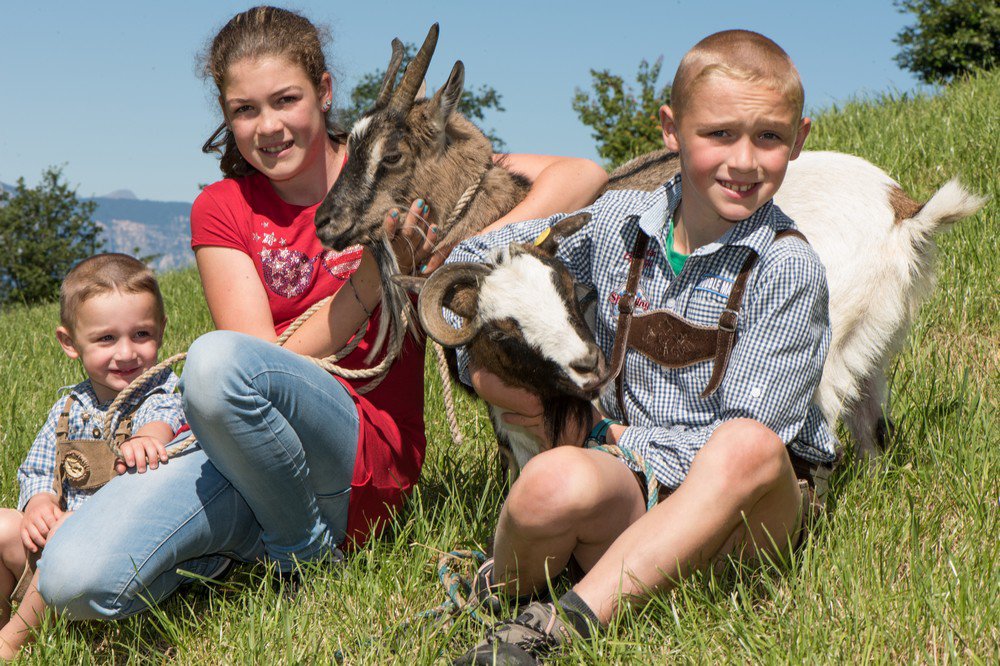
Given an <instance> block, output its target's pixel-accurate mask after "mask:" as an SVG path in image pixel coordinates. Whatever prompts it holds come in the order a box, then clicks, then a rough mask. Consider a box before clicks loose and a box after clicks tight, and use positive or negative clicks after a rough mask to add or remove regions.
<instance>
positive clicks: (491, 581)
mask: <svg viewBox="0 0 1000 666" xmlns="http://www.w3.org/2000/svg"><path fill="white" fill-rule="evenodd" d="M503 588H504V585H503V584H502V583H497V582H495V578H494V564H493V558H492V557H491V558H489V559H487V560H486V561H485V562H483V563H482V564H481V565H479V570H478V571H476V575H475V576H474V577H473V579H472V585H471V591H470V592H469V600H468V603H469V605H470V606H472V607H473V608H477V609H483V610H485V611H486V612H487V613H489V614H491V615H493V616H494V617H505V616H507V615H508V614H509V613H510V612H511V609H512V608H524V607H525V606H527V605H528V604H530V603H531V602H532V601H534V600H542V601H546V600H548V599H549V598H550V597H549V591H548V590H547V589H546V590H542V591H541V592H535V593H531V594H524V595H521V596H519V597H512V596H510V595H508V594H507V593H506V592H505V591H504V589H503Z"/></svg>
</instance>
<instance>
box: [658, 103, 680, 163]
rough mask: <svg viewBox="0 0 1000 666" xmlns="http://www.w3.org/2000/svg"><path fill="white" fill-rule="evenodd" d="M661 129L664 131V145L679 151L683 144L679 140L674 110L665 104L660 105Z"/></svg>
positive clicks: (672, 150)
mask: <svg viewBox="0 0 1000 666" xmlns="http://www.w3.org/2000/svg"><path fill="white" fill-rule="evenodd" d="M660 129H661V130H662V132H663V145H664V146H665V147H666V148H667V150H669V151H671V152H674V153H679V152H680V150H681V144H680V143H679V142H678V141H677V121H676V120H675V119H674V110H673V109H671V108H670V107H669V106H667V105H666V104H664V105H663V106H661V107H660Z"/></svg>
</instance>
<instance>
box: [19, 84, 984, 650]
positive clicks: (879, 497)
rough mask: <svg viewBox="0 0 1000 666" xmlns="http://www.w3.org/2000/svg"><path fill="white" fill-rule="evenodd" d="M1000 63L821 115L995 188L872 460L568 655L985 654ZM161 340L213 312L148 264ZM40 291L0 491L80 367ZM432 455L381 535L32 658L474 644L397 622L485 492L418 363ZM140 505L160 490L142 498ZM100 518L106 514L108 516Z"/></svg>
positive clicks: (850, 146)
mask: <svg viewBox="0 0 1000 666" xmlns="http://www.w3.org/2000/svg"><path fill="white" fill-rule="evenodd" d="M997 137H1000V73H994V74H990V75H982V76H980V77H978V78H976V79H974V80H972V81H969V82H965V83H961V84H958V85H956V86H954V87H953V88H951V89H949V90H947V91H945V92H944V93H943V94H941V95H940V96H937V97H934V98H916V99H908V98H899V97H885V98H881V99H875V100H865V101H858V102H855V103H851V104H847V105H846V106H844V107H843V108H836V109H830V110H828V111H826V112H824V113H821V114H818V117H817V118H816V119H815V129H814V132H813V134H812V136H811V137H810V139H809V147H810V148H812V149H833V150H840V151H845V152H850V153H856V154H858V155H861V156H863V157H866V158H868V159H869V160H871V161H872V162H874V163H876V164H878V165H880V166H882V167H883V168H885V169H886V170H887V171H888V172H889V173H891V174H892V175H893V176H894V177H896V178H897V179H898V180H899V181H900V182H901V183H902V185H903V186H904V187H905V188H906V189H907V190H908V191H910V192H911V193H912V194H913V195H914V196H915V197H917V198H920V199H925V198H927V197H928V196H930V195H931V194H932V193H933V191H934V190H935V189H936V188H937V187H938V186H940V185H941V184H942V183H943V182H944V181H945V180H947V179H948V178H950V177H952V176H955V175H957V176H959V177H961V178H962V180H963V182H964V183H965V184H967V185H968V186H970V187H971V188H973V189H975V190H977V191H979V192H981V193H984V194H988V195H990V196H991V198H992V201H991V202H990V203H989V204H988V205H987V207H986V208H985V209H984V210H983V211H982V212H981V213H980V214H979V215H978V216H976V217H975V218H974V219H969V220H966V221H964V222H962V223H960V224H959V225H957V227H956V228H955V229H954V230H952V231H951V232H950V233H947V234H945V235H943V236H942V237H940V239H939V246H940V250H941V252H940V262H939V275H940V281H939V285H938V288H937V290H936V291H935V293H934V295H933V296H932V298H931V299H930V301H929V302H928V303H927V304H926V305H925V306H924V308H923V309H922V311H921V313H920V316H919V318H918V320H917V322H916V324H915V326H914V328H913V331H912V333H911V335H910V345H909V348H908V349H907V350H906V351H905V352H904V353H903V354H901V355H900V357H899V358H898V359H897V360H896V361H895V363H894V365H893V367H892V372H891V376H892V389H893V402H892V414H893V417H894V419H895V421H896V424H897V434H896V438H895V441H894V442H893V443H892V445H891V447H890V450H889V452H888V453H887V455H885V456H884V457H883V458H882V459H881V460H880V461H879V462H878V463H877V464H875V465H873V466H870V467H869V466H861V465H854V466H849V467H847V468H845V469H844V470H843V471H842V472H841V473H840V474H839V476H838V477H837V479H836V482H835V487H834V502H833V504H832V507H831V510H830V512H829V515H828V517H827V519H826V520H825V521H824V522H823V523H822V524H821V525H820V526H819V528H818V529H817V530H816V532H815V533H814V534H813V535H812V538H811V540H810V541H809V542H808V543H807V545H806V547H805V548H803V549H802V550H801V551H800V552H799V553H797V554H796V555H795V556H794V558H793V560H792V561H791V563H789V564H788V565H787V566H786V567H782V568H780V569H779V568H772V567H761V568H755V569H743V570H739V571H735V572H731V573H729V574H726V575H725V576H723V578H722V579H721V580H708V579H706V580H692V581H688V582H687V583H685V584H684V585H683V586H682V587H681V588H680V589H678V590H676V591H675V592H674V593H671V594H667V595H663V596H660V597H657V598H655V599H653V600H652V601H650V602H649V604H648V605H646V606H645V607H643V608H635V609H633V610H632V611H631V612H630V613H628V614H626V616H625V617H623V618H621V620H620V621H619V622H617V623H616V624H615V626H613V627H612V628H611V630H610V632H609V634H608V636H607V638H606V639H605V640H601V641H598V642H595V643H594V644H593V645H584V646H579V647H578V648H577V650H576V651H575V652H574V653H572V654H570V655H566V656H565V657H564V661H565V663H580V662H582V663H607V662H612V663H623V662H634V663H664V662H666V661H667V660H678V661H695V662H702V663H706V662H707V663H712V662H720V661H721V662H736V663H760V662H767V663H772V662H795V663H798V662H806V661H808V662H827V663H841V662H862V661H865V662H867V661H877V662H885V663H900V662H944V661H960V662H962V663H996V662H997V661H998V660H1000V652H998V647H997V646H998V644H1000V629H998V627H1000V597H998V590H1000V446H998V444H1000V435H998V427H1000V422H998V420H997V416H998V403H997V395H998V389H1000V362H998V358H1000V356H998V355H1000V352H998V350H1000V289H998V287H997V278H998V276H1000V258H998V256H1000V252H998V241H997V234H998V231H1000V225H998V218H1000V204H998V201H1000V179H998V176H1000V151H998V150H997V148H996V143H997ZM163 285H164V288H165V292H166V299H167V307H168V313H169V316H170V324H169V330H168V339H167V345H166V348H165V350H164V352H165V353H166V354H169V353H173V352H175V351H178V350H181V349H183V348H185V347H186V345H187V344H188V343H189V342H190V341H191V340H193V339H194V338H195V337H196V336H197V335H198V334H199V333H200V332H203V331H206V330H208V329H209V327H210V319H209V317H208V315H207V311H206V308H205V304H204V301H203V298H202V296H201V291H200V288H199V285H198V281H197V276H196V274H194V273H193V272H192V271H186V272H180V273H173V274H169V275H167V276H164V279H163ZM55 324H56V309H55V307H54V306H45V307H36V308H28V309H24V308H20V309H14V310H12V311H9V312H4V313H3V315H2V316H0V344H2V348H3V350H4V352H5V353H4V354H3V355H2V357H0V396H2V397H0V441H2V452H3V453H2V459H0V503H2V504H3V505H6V506H10V505H12V503H13V502H14V501H15V500H16V495H17V488H16V480H15V469H16V466H17V464H18V462H19V461H20V460H21V458H22V457H23V454H24V452H25V450H26V449H27V447H28V446H29V444H30V442H31V439H32V437H33V436H34V433H35V430H36V429H37V428H38V427H39V425H40V424H41V422H42V419H43V418H44V415H45V411H46V409H47V408H48V407H49V406H50V405H51V403H52V401H53V400H54V397H55V395H54V388H55V387H57V386H59V385H63V384H70V383H73V382H75V381H77V380H78V379H79V378H80V376H81V375H80V371H79V370H78V369H77V368H76V367H75V366H73V365H72V364H70V363H69V362H68V361H67V360H66V359H65V358H63V357H62V354H61V352H60V351H59V350H58V347H57V345H56V342H55V340H54V338H53V335H52V330H53V328H54V326H55ZM428 366H429V370H428V380H427V393H426V395H427V410H426V411H427V423H428V434H429V440H430V446H429V453H428V460H427V464H426V467H425V473H424V476H423V481H422V483H421V487H420V489H419V491H418V492H417V493H416V494H415V496H414V497H413V500H412V501H411V502H410V503H409V504H408V506H407V507H406V509H405V510H404V511H403V513H402V515H401V516H400V517H399V520H398V521H397V522H396V524H395V526H394V527H393V529H392V532H391V533H390V534H388V535H386V537H385V538H383V539H381V540H379V541H376V542H375V543H372V544H370V545H369V546H367V547H366V548H364V549H363V550H362V551H361V552H359V553H357V554H356V555H355V556H354V557H352V558H351V559H350V561H349V562H348V564H347V565H346V566H345V567H343V568H339V569H334V570H331V569H319V570H317V571H315V572H312V573H310V574H307V575H306V576H305V582H304V584H303V585H302V586H301V587H300V588H298V589H296V590H287V589H284V588H282V587H281V586H280V585H279V584H277V583H274V582H272V581H273V579H272V578H271V577H268V576H266V575H263V573H262V571H261V569H260V568H252V567H251V568H247V569H244V570H243V571H241V572H240V573H239V574H238V575H237V576H236V577H235V579H233V580H231V581H230V582H229V583H227V584H226V585H225V586H223V587H218V586H216V587H215V588H211V589H210V588H209V587H208V586H206V585H203V584H200V583H199V584H196V585H194V586H192V588H191V589H190V590H188V591H186V592H185V593H183V594H180V595H177V596H176V597H175V598H174V599H172V600H171V601H170V602H168V603H167V604H166V605H165V606H163V607H162V608H160V609H157V610H156V611H155V612H153V613H149V614H146V615H144V616H141V617H137V618H134V619H131V620H128V621H125V622H121V623H115V624H102V623H87V624H79V625H68V624H67V623H64V622H57V625H58V626H55V627H50V628H48V629H46V630H45V631H44V632H43V635H42V638H41V641H40V643H39V644H38V645H37V646H35V647H34V648H33V650H32V651H31V653H30V656H29V657H28V658H29V660H30V661H32V662H37V663H51V662H66V663H78V662H87V661H95V662H101V663H104V662H126V661H127V662H145V661H151V662H161V661H164V660H167V661H176V662H179V663H185V664H186V663H193V664H215V663H230V662H235V663H273V662H277V663H299V662H319V663H327V662H331V661H332V660H333V659H334V657H335V654H336V653H337V652H338V651H342V652H343V654H344V655H346V659H347V661H348V662H349V663H387V662H397V663H431V662H434V661H435V660H438V659H440V656H441V655H442V654H444V655H454V654H456V653H457V652H459V651H460V650H461V649H463V648H464V647H465V646H466V645H467V644H469V643H470V642H472V641H473V640H474V636H475V635H476V633H477V632H478V630H479V628H478V627H477V625H475V624H474V623H473V622H471V621H469V620H463V621H461V622H459V623H458V624H457V625H456V626H455V627H454V628H453V629H451V630H442V629H434V628H430V629H428V630H427V631H426V632H421V631H419V630H417V629H411V630H410V631H409V632H407V633H405V634H403V635H401V636H399V640H396V641H392V640H389V639H388V638H387V636H388V633H389V632H390V631H391V630H392V629H393V628H394V627H396V626H397V625H398V624H399V623H400V622H401V621H403V620H405V619H408V618H411V617H412V616H413V615H414V614H416V613H417V612H419V611H421V610H424V609H426V608H429V607H431V606H433V605H435V604H437V603H438V602H439V601H441V600H442V593H441V590H440V589H439V587H438V585H437V582H436V580H435V577H434V574H433V571H432V562H433V561H434V559H435V554H436V552H437V551H438V550H449V549H451V548H454V547H459V546H469V545H476V544H480V545H481V544H484V543H486V541H487V539H488V538H489V536H490V534H491V528H492V526H493V524H494V520H495V517H496V515H497V512H498V510H499V497H500V495H501V491H500V486H499V483H498V478H497V472H496V465H495V462H494V459H493V454H492V446H493V443H492V434H491V431H490V428H489V424H488V420H487V419H486V417H485V412H484V411H483V410H482V409H481V408H480V407H479V406H477V405H474V404H473V403H471V402H470V401H469V400H468V399H465V398H464V397H463V398H461V399H460V405H459V413H460V421H461V423H462V427H463V430H464V433H465V436H466V438H467V441H468V443H467V445H466V446H465V447H464V448H463V449H462V450H458V449H457V448H456V447H455V446H454V445H453V444H452V443H451V442H450V436H449V434H448V429H447V425H446V422H445V419H444V415H443V408H442V404H441V399H440V383H439V380H438V379H437V377H436V373H435V372H434V369H433V365H432V364H428ZM150 510H151V511H155V510H156V507H150ZM109 520H113V517H109Z"/></svg>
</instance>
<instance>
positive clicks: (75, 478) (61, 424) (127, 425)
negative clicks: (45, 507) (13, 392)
mask: <svg viewBox="0 0 1000 666" xmlns="http://www.w3.org/2000/svg"><path fill="white" fill-rule="evenodd" d="M73 402H74V398H73V396H69V397H68V398H66V403H65V404H64V405H63V411H62V412H61V413H60V414H59V420H58V421H57V422H56V475H55V481H54V483H53V486H54V487H53V490H55V492H56V494H57V495H58V496H59V497H60V499H62V487H63V482H64V481H65V482H67V483H69V485H71V486H72V487H74V488H78V489H79V490H97V489H98V488H100V487H101V486H103V485H104V484H106V483H107V482H108V481H110V480H111V479H113V478H114V477H115V460H116V459H117V457H116V456H115V454H114V452H113V451H112V450H111V447H110V446H109V445H108V440H106V439H70V438H69V412H70V409H71V407H72V405H73ZM131 434H132V416H131V415H129V416H126V417H124V418H122V419H121V421H120V422H119V424H118V427H117V428H116V429H115V433H114V437H113V438H112V441H113V443H114V444H115V445H116V446H119V447H120V446H121V445H122V444H123V443H124V442H125V440H126V439H128V438H129V437H130V436H131Z"/></svg>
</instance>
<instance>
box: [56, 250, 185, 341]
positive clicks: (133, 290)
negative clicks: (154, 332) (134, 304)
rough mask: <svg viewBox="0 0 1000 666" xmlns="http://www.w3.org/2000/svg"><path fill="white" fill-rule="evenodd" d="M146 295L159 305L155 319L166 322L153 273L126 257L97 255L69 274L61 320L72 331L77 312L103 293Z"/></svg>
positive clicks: (64, 284) (61, 289)
mask: <svg viewBox="0 0 1000 666" xmlns="http://www.w3.org/2000/svg"><path fill="white" fill-rule="evenodd" d="M113 292H120V293H126V294H141V293H147V294H150V295H152V297H153V299H154V300H155V302H156V319H157V321H158V322H159V323H160V325H161V326H162V325H163V324H164V323H166V314H165V312H164V309H163V296H162V295H161V294H160V285H159V284H158V283H157V281H156V276H155V275H153V271H151V270H149V268H147V267H146V265H145V264H144V263H142V262H141V261H139V260H138V259H136V258H135V257H130V256H128V255H127V254H118V253H114V252H111V253H107V254H96V255H94V256H93V257H89V258H87V259H84V260H83V261H81V262H80V263H78V264H77V265H76V266H74V267H73V269H72V270H71V271H70V272H69V274H67V275H66V278H65V279H64V280H63V282H62V285H61V286H60V287H59V321H60V323H62V325H63V326H65V327H66V328H67V329H68V330H69V331H72V330H73V325H74V324H75V323H76V312H77V310H78V309H79V308H80V306H81V305H82V304H83V303H84V302H85V301H86V300H87V299H88V298H93V297H94V296H99V295H102V294H109V293H113Z"/></svg>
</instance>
